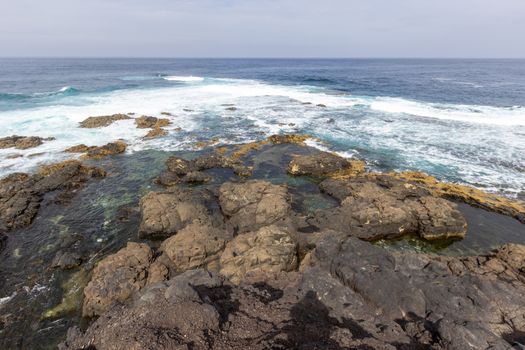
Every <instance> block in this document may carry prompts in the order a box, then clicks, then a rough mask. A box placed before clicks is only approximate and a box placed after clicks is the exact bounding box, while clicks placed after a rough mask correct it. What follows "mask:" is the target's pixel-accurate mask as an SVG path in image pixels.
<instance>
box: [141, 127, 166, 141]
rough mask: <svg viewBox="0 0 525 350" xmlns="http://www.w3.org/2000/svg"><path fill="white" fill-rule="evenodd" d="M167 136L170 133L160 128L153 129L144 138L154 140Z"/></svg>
mask: <svg viewBox="0 0 525 350" xmlns="http://www.w3.org/2000/svg"><path fill="white" fill-rule="evenodd" d="M166 135H168V132H167V131H166V130H164V129H163V128H160V127H155V128H153V129H151V130H150V131H148V133H147V134H146V136H144V138H146V139H153V138H155V137H162V136H166Z"/></svg>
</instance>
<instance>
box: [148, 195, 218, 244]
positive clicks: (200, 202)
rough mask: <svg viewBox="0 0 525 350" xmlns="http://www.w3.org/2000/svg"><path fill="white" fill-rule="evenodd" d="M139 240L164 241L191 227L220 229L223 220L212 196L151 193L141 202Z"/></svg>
mask: <svg viewBox="0 0 525 350" xmlns="http://www.w3.org/2000/svg"><path fill="white" fill-rule="evenodd" d="M140 210H141V215H142V221H141V223H140V228H139V235H140V237H141V238H150V239H158V238H167V237H170V236H172V235H174V234H176V233H177V232H178V231H179V230H181V229H183V228H184V227H186V226H187V225H189V224H191V223H200V224H209V225H212V226H220V225H221V224H222V216H221V214H220V212H219V209H218V206H217V204H216V203H215V198H214V196H213V195H212V194H211V193H210V192H208V191H191V190H188V189H182V188H177V187H175V188H171V189H170V191H167V192H150V193H149V194H147V195H146V196H144V197H143V198H142V199H141V201H140Z"/></svg>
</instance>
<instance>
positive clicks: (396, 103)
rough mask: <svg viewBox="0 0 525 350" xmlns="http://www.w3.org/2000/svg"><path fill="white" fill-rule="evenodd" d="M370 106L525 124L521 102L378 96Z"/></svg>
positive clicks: (439, 116) (440, 116)
mask: <svg viewBox="0 0 525 350" xmlns="http://www.w3.org/2000/svg"><path fill="white" fill-rule="evenodd" d="M370 108H371V109H372V110H375V111H381V112H386V113H394V114H407V115H413V116H417V117H426V118H436V119H443V120H453V121H459V122H466V123H476V124H492V125H501V126H512V125H519V126H525V109H524V108H523V107H521V106H514V107H493V106H475V105H455V104H440V103H424V102H418V101H411V100H406V99H403V98H389V97H385V98H384V97H378V98H376V99H375V101H374V102H371V104H370Z"/></svg>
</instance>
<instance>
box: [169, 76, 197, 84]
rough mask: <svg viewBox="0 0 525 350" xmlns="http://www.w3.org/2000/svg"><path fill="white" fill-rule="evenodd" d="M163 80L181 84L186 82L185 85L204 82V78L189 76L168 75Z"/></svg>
mask: <svg viewBox="0 0 525 350" xmlns="http://www.w3.org/2000/svg"><path fill="white" fill-rule="evenodd" d="M162 79H164V80H168V81H179V82H184V83H196V82H201V81H204V78H203V77H194V76H192V75H189V76H178V75H168V76H165V77H162Z"/></svg>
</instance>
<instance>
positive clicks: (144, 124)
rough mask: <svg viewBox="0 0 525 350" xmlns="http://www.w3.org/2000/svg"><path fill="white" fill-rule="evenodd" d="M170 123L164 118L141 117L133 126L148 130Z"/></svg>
mask: <svg viewBox="0 0 525 350" xmlns="http://www.w3.org/2000/svg"><path fill="white" fill-rule="evenodd" d="M170 124H171V122H170V120H169V119H165V118H156V117H149V116H145V115H143V116H142V117H138V118H136V119H135V125H137V128H139V129H148V128H152V129H155V128H158V129H160V128H162V127H164V126H168V125H170Z"/></svg>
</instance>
